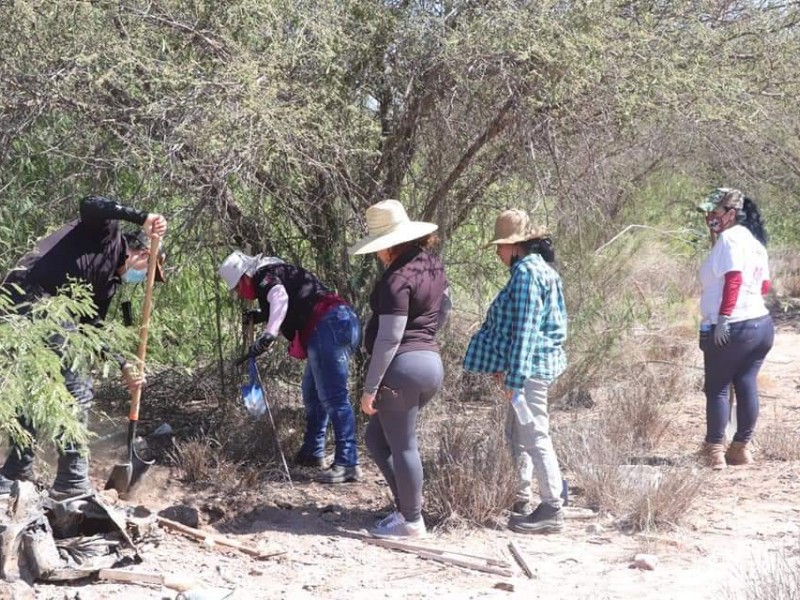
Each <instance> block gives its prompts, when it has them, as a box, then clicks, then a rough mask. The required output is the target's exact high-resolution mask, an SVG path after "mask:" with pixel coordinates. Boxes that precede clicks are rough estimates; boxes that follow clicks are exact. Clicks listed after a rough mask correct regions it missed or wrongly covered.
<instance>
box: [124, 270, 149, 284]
mask: <svg viewBox="0 0 800 600" xmlns="http://www.w3.org/2000/svg"><path fill="white" fill-rule="evenodd" d="M145 279H147V269H128V270H127V271H125V272H124V273H123V274H122V281H123V282H124V283H130V284H134V283H142V282H143V281H144V280H145Z"/></svg>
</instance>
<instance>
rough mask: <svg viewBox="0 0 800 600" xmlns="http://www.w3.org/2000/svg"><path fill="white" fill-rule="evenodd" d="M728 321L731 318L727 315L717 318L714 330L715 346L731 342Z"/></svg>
mask: <svg viewBox="0 0 800 600" xmlns="http://www.w3.org/2000/svg"><path fill="white" fill-rule="evenodd" d="M730 320H731V318H730V317H729V316H727V315H719V316H718V317H717V326H716V327H715V328H714V345H715V346H724V345H725V344H727V343H728V342H729V341H731V327H730V325H729V323H730Z"/></svg>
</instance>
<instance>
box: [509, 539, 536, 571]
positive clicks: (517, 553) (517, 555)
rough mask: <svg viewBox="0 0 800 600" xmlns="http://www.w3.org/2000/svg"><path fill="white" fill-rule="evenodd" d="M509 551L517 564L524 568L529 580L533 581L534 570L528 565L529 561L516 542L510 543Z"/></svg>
mask: <svg viewBox="0 0 800 600" xmlns="http://www.w3.org/2000/svg"><path fill="white" fill-rule="evenodd" d="M508 549H509V550H511V554H512V556H513V557H514V559H516V561H517V564H519V566H520V567H521V568H522V571H523V573H525V575H527V576H528V579H533V577H534V575H533V570H532V569H531V567H530V565H528V561H527V560H525V556H524V555H523V554H522V550H520V549H519V546H517V545H516V544H515V543H514V541H513V540H512V541H510V542H508Z"/></svg>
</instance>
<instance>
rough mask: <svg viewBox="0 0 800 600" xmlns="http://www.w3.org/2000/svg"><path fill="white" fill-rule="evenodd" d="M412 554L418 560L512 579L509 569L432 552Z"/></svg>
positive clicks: (419, 551)
mask: <svg viewBox="0 0 800 600" xmlns="http://www.w3.org/2000/svg"><path fill="white" fill-rule="evenodd" d="M414 554H416V555H417V556H419V557H420V558H427V559H428V560H435V561H437V562H442V563H445V564H449V565H456V566H458V567H465V568H467V569H474V570H476V571H482V572H484V573H491V574H492V575H501V576H503V577H513V576H514V572H513V571H511V569H503V568H501V567H496V566H494V565H479V564H476V563H473V562H470V561H468V560H462V559H460V558H454V557H452V556H446V555H444V554H435V553H433V552H424V551H422V550H415V551H414Z"/></svg>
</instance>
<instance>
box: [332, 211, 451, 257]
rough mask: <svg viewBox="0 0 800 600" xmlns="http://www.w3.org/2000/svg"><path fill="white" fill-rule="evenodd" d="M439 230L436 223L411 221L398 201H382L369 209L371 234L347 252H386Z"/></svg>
mask: <svg viewBox="0 0 800 600" xmlns="http://www.w3.org/2000/svg"><path fill="white" fill-rule="evenodd" d="M437 229H439V226H438V225H437V224H436V223H426V222H425V221H412V220H410V219H409V218H408V215H407V214H406V209H405V208H403V205H402V204H400V203H399V202H398V201H397V200H382V201H381V202H378V203H377V204H373V205H372V206H370V207H369V208H368V209H367V231H368V232H369V234H368V235H367V236H366V237H365V238H363V239H362V240H360V241H358V242H357V243H355V244H353V245H352V246H350V248H349V249H348V250H347V252H348V253H349V254H351V255H353V254H369V253H370V252H377V251H378V250H385V249H386V248H391V247H392V246H396V245H397V244H402V243H403V242H410V241H412V240H416V239H419V238H421V237H425V236H426V235H428V234H430V233H433V232H434V231H436V230H437Z"/></svg>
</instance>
